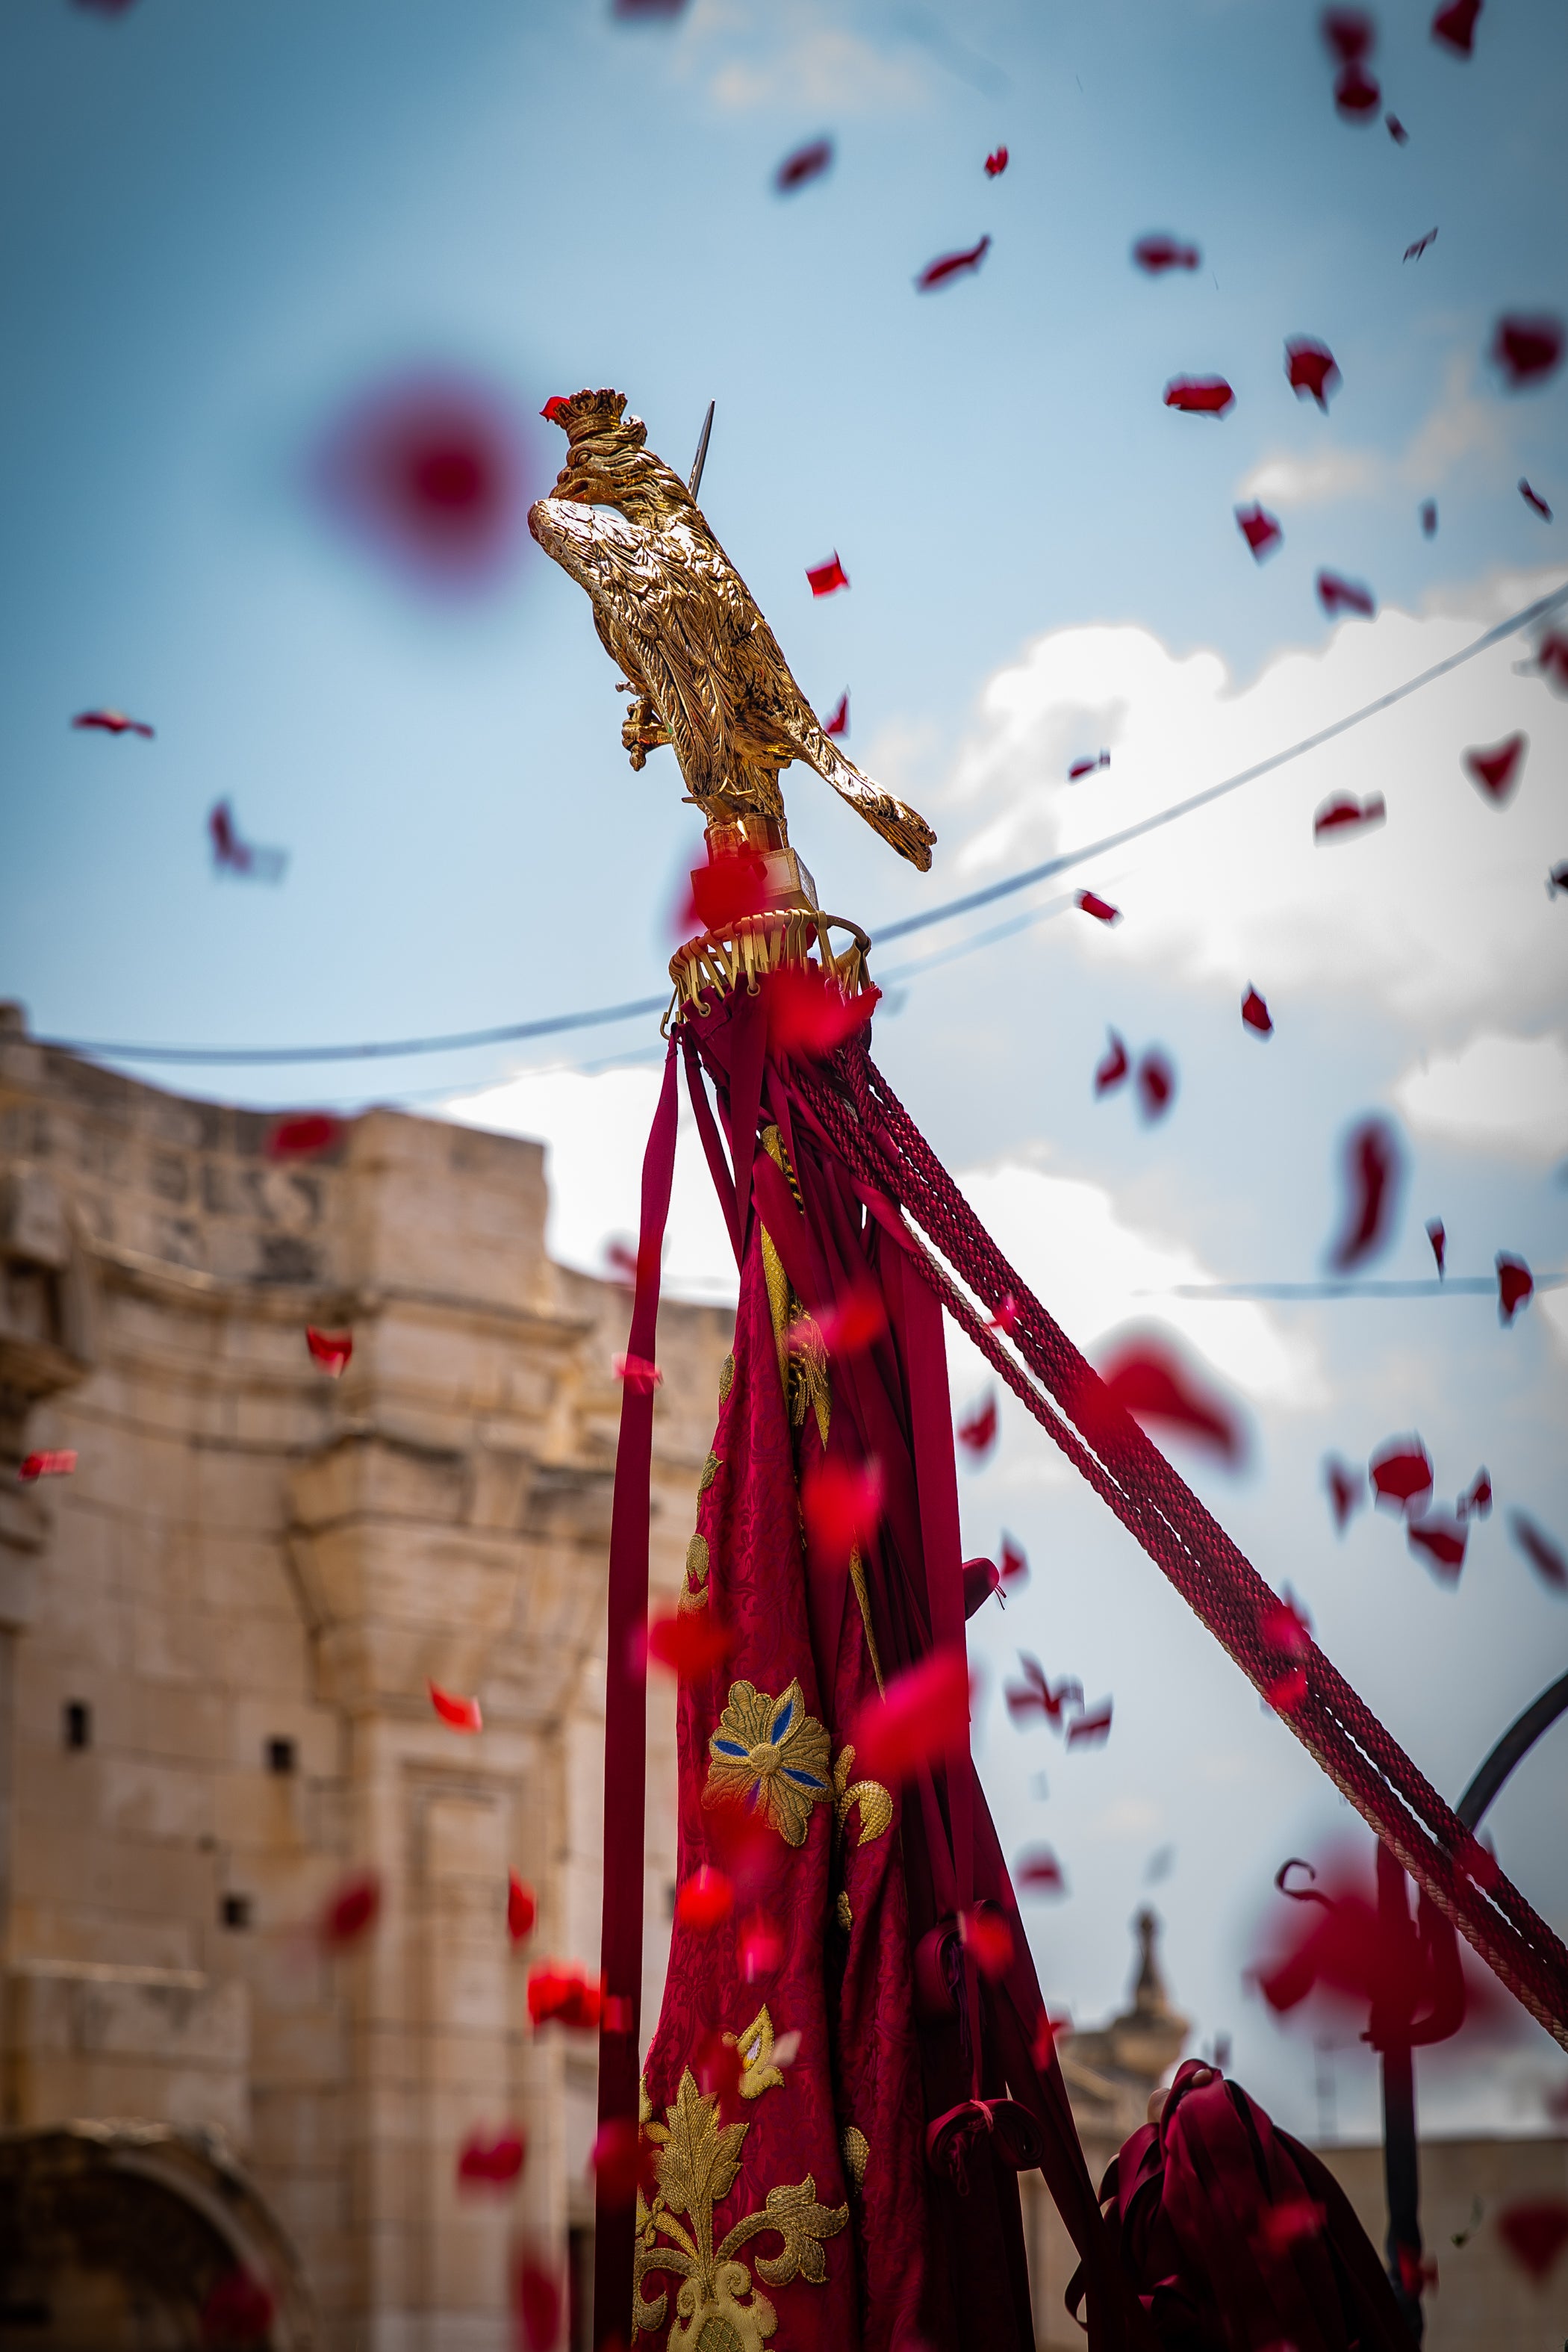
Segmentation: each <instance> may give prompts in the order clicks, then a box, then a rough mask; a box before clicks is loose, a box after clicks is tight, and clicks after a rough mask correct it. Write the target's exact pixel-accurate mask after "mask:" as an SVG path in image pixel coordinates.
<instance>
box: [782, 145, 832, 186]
mask: <svg viewBox="0 0 1568 2352" xmlns="http://www.w3.org/2000/svg"><path fill="white" fill-rule="evenodd" d="M832 163H833V142H832V140H831V139H813V140H812V141H811V142H809V144H808V145H806V146H805V147H797V148H795V151H794V152H793V153H792V154H789V155H786V156H785V157H784V162H783V163H781V164H780V165H779V167H778V170H777V171H776V172H775V173H773V186H774V188H775V189H776V190H777V192H778V194H780V195H781V196H787V195H793V194H794V193H795V189H796V188H804V187H805V185H806V184H807V182H808V181H811V180H820V179H821V177H822V175H823V173H825V172H826V171H827V170H829V169H830V168H831V166H832Z"/></svg>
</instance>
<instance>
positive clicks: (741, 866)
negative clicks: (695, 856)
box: [677, 849, 773, 931]
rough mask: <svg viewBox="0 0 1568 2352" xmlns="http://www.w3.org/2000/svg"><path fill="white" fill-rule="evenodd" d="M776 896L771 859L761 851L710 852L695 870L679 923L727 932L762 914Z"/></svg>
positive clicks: (706, 929)
mask: <svg viewBox="0 0 1568 2352" xmlns="http://www.w3.org/2000/svg"><path fill="white" fill-rule="evenodd" d="M772 896H773V892H772V889H771V888H770V887H769V883H768V867H767V860H766V859H765V858H764V857H763V856H762V854H761V852H760V851H757V850H750V849H747V850H721V852H720V853H719V855H718V856H714V855H713V854H712V852H711V851H710V853H709V856H708V860H707V863H706V864H705V865H702V866H696V867H694V868H693V870H692V875H691V888H690V893H689V897H688V898H687V900H686V903H685V905H684V906H683V907H682V908H681V909H680V911H679V916H678V917H677V920H678V921H679V923H680V925H681V926H682V928H684V927H685V925H686V924H688V923H691V922H697V923H700V924H701V926H702V928H703V929H704V930H705V931H727V930H730V929H732V928H733V926H734V925H735V924H736V923H738V922H742V921H743V920H744V919H745V918H746V917H747V916H748V915H760V914H762V913H763V911H764V909H765V908H766V907H767V903H768V900H769V899H770V898H771V897H772Z"/></svg>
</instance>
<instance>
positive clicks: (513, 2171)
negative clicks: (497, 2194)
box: [458, 2124, 528, 2189]
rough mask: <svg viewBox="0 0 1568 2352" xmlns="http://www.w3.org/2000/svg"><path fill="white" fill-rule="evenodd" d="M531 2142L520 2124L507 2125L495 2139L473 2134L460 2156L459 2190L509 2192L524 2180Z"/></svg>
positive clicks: (478, 2133) (476, 2132)
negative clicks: (529, 2143)
mask: <svg viewBox="0 0 1568 2352" xmlns="http://www.w3.org/2000/svg"><path fill="white" fill-rule="evenodd" d="M527 2158H528V2141H527V2138H526V2137H525V2136H524V2134H523V2131H522V2127H521V2125H519V2124H508V2125H507V2126H505V2128H504V2129H503V2130H501V2131H500V2132H498V2133H497V2134H496V2136H495V2137H494V2138H493V2139H489V2138H487V2137H486V2136H485V2134H484V2133H483V2132H481V2131H471V2132H470V2133H469V2134H468V2138H467V2139H466V2140H465V2141H464V2142H463V2145H462V2147H461V2148H460V2149H459V2150H458V2188H459V2189H510V2187H511V2185H512V2182H513V2181H514V2180H517V2179H521V2174H522V2168H523V2165H524V2164H525V2163H526V2161H527Z"/></svg>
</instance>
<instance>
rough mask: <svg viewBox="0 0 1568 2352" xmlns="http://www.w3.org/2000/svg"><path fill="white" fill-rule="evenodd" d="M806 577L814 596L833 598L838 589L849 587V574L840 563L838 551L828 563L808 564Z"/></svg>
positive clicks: (829, 558) (831, 556)
mask: <svg viewBox="0 0 1568 2352" xmlns="http://www.w3.org/2000/svg"><path fill="white" fill-rule="evenodd" d="M805 576H806V579H807V581H808V582H809V583H810V586H811V593H812V594H813V595H814V596H831V595H832V593H833V592H834V590H835V589H836V588H847V587H848V585H849V574H848V573H847V572H846V571H845V569H844V566H843V565H842V563H840V562H839V561H838V552H837V549H835V551H834V552H833V553H832V554H831V555H830V556H829V557H828V559H827V562H826V563H808V564H807V565H806V567H805Z"/></svg>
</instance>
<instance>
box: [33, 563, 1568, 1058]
mask: <svg viewBox="0 0 1568 2352" xmlns="http://www.w3.org/2000/svg"><path fill="white" fill-rule="evenodd" d="M1564 603H1568V583H1564V584H1563V586H1562V587H1561V588H1555V589H1553V590H1552V593H1551V594H1550V595H1549V596H1538V597H1537V598H1536V600H1535V602H1534V603H1533V604H1526V605H1525V606H1524V607H1523V608H1522V610H1521V611H1520V612H1517V613H1514V614H1510V616H1509V618H1508V619H1507V620H1506V621H1499V622H1498V623H1497V625H1496V626H1495V627H1493V628H1490V629H1488V630H1486V631H1485V632H1484V633H1483V634H1482V635H1480V636H1479V637H1477V638H1475V639H1473V640H1472V642H1471V643H1470V644H1469V645H1468V646H1460V648H1459V650H1458V653H1454V654H1449V655H1447V656H1446V658H1445V659H1444V660H1442V661H1440V662H1434V663H1433V665H1432V667H1431V668H1430V669H1424V670H1422V671H1421V672H1420V674H1419V675H1418V676H1417V677H1410V678H1406V679H1405V682H1404V684H1403V685H1401V686H1396V687H1393V688H1390V690H1389V691H1388V693H1386V694H1380V695H1379V696H1378V697H1377V698H1376V699H1375V700H1374V701H1372V702H1366V703H1363V705H1362V707H1361V709H1359V710H1352V711H1348V712H1347V713H1346V714H1345V716H1344V717H1343V718H1342V719H1333V720H1331V723H1330V724H1329V725H1328V726H1327V727H1320V728H1319V729H1318V730H1317V732H1316V733H1315V734H1312V735H1304V736H1302V738H1301V739H1300V741H1299V742H1296V743H1291V744H1289V745H1288V746H1287V748H1286V749H1285V750H1284V751H1274V752H1271V753H1270V754H1269V756H1268V759H1267V760H1259V761H1257V762H1256V763H1255V765H1253V766H1252V767H1250V768H1243V769H1242V770H1241V771H1240V772H1238V773H1237V774H1236V775H1234V776H1226V777H1225V778H1224V780H1223V781H1222V782H1219V783H1217V784H1209V785H1207V786H1206V787H1205V790H1204V791H1202V792H1201V793H1189V795H1188V796H1187V798H1186V799H1185V800H1181V801H1173V803H1171V805H1170V806H1169V807H1168V808H1163V809H1158V810H1156V811H1155V813H1154V814H1153V815H1152V816H1146V817H1141V818H1140V819H1139V821H1138V823H1137V824H1129V825H1123V826H1122V828H1121V831H1120V832H1118V833H1108V834H1106V835H1104V836H1103V837H1102V838H1101V839H1100V840H1099V841H1090V842H1086V843H1085V844H1084V845H1083V847H1082V848H1081V849H1068V850H1064V851H1063V852H1062V853H1061V854H1060V855H1059V856H1056V857H1047V858H1046V859H1045V860H1044V861H1043V862H1042V863H1041V864H1040V865H1038V866H1027V867H1026V868H1025V870H1024V871H1023V872H1022V873H1021V874H1009V875H1007V876H1005V877H1004V879H1003V880H1001V881H1000V882H990V883H987V884H985V885H984V887H982V888H980V889H978V890H969V891H966V892H965V893H964V895H963V897H962V898H948V899H945V900H944V901H943V902H942V905H941V906H940V907H927V908H923V909H922V910H921V912H920V913H919V914H915V915H904V916H901V917H900V919H899V920H898V921H897V922H892V923H884V924H883V925H882V926H881V928H880V929H879V930H877V931H875V932H874V933H873V934H872V944H873V945H874V946H879V945H882V944H883V943H885V942H886V941H887V940H900V939H905V938H907V937H908V936H909V934H910V932H911V931H921V930H926V929H929V928H930V927H931V925H932V924H933V923H945V922H947V921H949V920H950V919H952V917H953V916H955V915H967V914H970V913H972V912H973V910H974V908H977V907H988V906H990V905H991V904H992V902H993V901H994V899H997V898H1010V897H1012V896H1013V894H1014V893H1015V892H1016V891H1019V890H1028V889H1032V888H1033V887H1034V886H1035V884H1036V883H1037V882H1047V881H1049V880H1050V879H1051V877H1052V876H1053V875H1057V874H1065V873H1066V872H1067V871H1068V868H1069V867H1070V866H1082V865H1084V864H1085V863H1086V862H1087V861H1088V860H1089V858H1091V857H1103V856H1105V855H1106V854H1107V853H1108V852H1109V851H1110V850H1112V849H1120V848H1121V846H1122V845H1123V844H1124V843H1126V842H1129V841H1138V840H1141V839H1142V836H1143V835H1145V834H1148V833H1153V832H1156V831H1157V830H1158V829H1159V828H1160V827H1161V826H1162V825H1167V824H1175V822H1176V820H1177V819H1178V818H1179V817H1184V816H1190V815H1191V814H1192V813H1193V811H1194V809H1200V808H1206V807H1207V806H1208V804H1209V803H1210V802H1211V801H1217V800H1221V799H1223V798H1224V797H1225V795H1226V793H1235V792H1239V791H1240V790H1241V787H1242V786H1243V785H1244V784H1251V783H1256V782H1257V781H1258V778H1259V777H1260V776H1268V775H1272V774H1273V772H1274V771H1275V770H1276V769H1278V768H1283V767H1285V766H1287V765H1288V764H1289V761H1292V760H1300V759H1302V758H1304V757H1305V755H1306V753H1307V752H1309V751H1317V750H1318V749H1319V748H1320V746H1321V745H1322V744H1324V743H1331V742H1332V741H1333V740H1334V739H1335V737H1336V736H1340V735H1344V734H1348V732H1349V731H1350V730H1351V729H1352V727H1360V726H1361V725H1362V724H1363V722H1364V721H1365V720H1366V719H1375V718H1376V716H1377V715H1378V713H1379V712H1380V711H1383V710H1390V709H1393V707H1394V704H1395V703H1397V702H1404V701H1405V699H1406V698H1408V697H1409V696H1410V695H1413V694H1418V693H1419V692H1420V691H1421V689H1422V688H1423V687H1426V686H1431V685H1432V684H1433V683H1434V682H1435V681H1436V679H1437V678H1440V677H1447V675H1448V673H1449V671H1450V670H1456V669H1458V668H1459V667H1462V665H1463V664H1464V663H1466V662H1468V661H1474V659H1475V658H1476V656H1477V655H1478V654H1484V653H1486V652H1488V651H1489V649H1490V647H1491V646H1496V645H1500V644H1501V643H1502V642H1503V640H1504V639H1505V638H1507V637H1511V636H1516V635H1518V634H1519V633H1520V631H1521V630H1522V629H1528V628H1531V627H1533V626H1534V625H1535V624H1536V623H1537V622H1538V621H1542V620H1544V619H1545V618H1546V616H1547V614H1549V613H1554V612H1556V611H1557V609H1558V607H1559V606H1560V605H1562V604H1564ZM1003 935H1004V934H1003V932H1002V930H1001V929H999V930H998V931H997V933H996V934H995V936H997V937H1001V936H1003ZM889 977H891V975H889ZM668 1001H669V999H668V992H666V993H663V994H660V995H658V996H643V997H638V998H637V999H636V1001H635V1002H633V1003H628V1004H601V1005H596V1006H595V1007H593V1008H592V1009H590V1010H588V1011H586V1012H582V1013H555V1014H553V1015H552V1017H551V1018H549V1019H547V1020H543V1021H517V1022H510V1023H508V1024H506V1025H504V1026H503V1027H500V1028H495V1029H465V1030H459V1031H457V1032H455V1033H453V1034H450V1035H447V1036H444V1037H399V1038H393V1039H389V1040H382V1041H379V1042H377V1043H375V1044H374V1045H109V1044H105V1043H103V1042H102V1041H101V1040H96V1039H86V1038H72V1037H56V1038H45V1039H42V1040H40V1042H41V1043H42V1044H45V1045H58V1046H60V1047H62V1048H63V1049H64V1050H65V1051H66V1052H68V1053H73V1054H91V1055H100V1056H101V1057H102V1058H103V1059H104V1060H107V1061H121V1062H200V1063H209V1064H215V1065H216V1064H218V1063H226V1064H230V1065H236V1066H240V1065H250V1066H256V1065H258V1064H264V1063H269V1062H270V1063H279V1062H368V1061H374V1060H378V1059H382V1060H394V1059H395V1058H396V1057H398V1056H399V1055H407V1054H447V1053H457V1052H460V1051H461V1050H463V1049H464V1048H465V1047H468V1046H470V1045H513V1044H516V1043H517V1042H519V1041H520V1040H521V1039H523V1038H528V1037H554V1036H560V1035H562V1034H563V1033H564V1032H566V1031H568V1030H572V1029H593V1028H598V1027H600V1026H602V1025H605V1024H609V1023H611V1022H614V1021H631V1020H639V1019H643V1018H645V1017H646V1016H647V1014H649V1013H659V1012H662V1011H663V1009H664V1007H665V1005H666V1004H667V1003H668Z"/></svg>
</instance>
